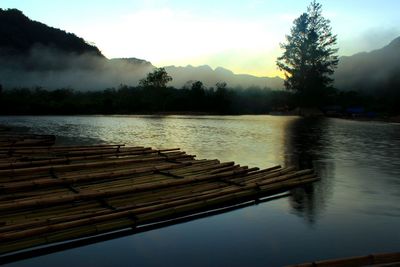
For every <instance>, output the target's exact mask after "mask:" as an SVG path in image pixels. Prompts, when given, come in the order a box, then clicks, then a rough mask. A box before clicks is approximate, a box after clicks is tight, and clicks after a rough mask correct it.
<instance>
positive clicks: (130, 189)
mask: <svg viewBox="0 0 400 267" xmlns="http://www.w3.org/2000/svg"><path fill="white" fill-rule="evenodd" d="M174 167H175V168H179V165H177V164H175V165H171V166H168V167H167V168H174ZM153 170H154V171H158V170H160V169H158V168H156V167H155V168H153ZM146 171H147V170H146ZM247 172H248V170H245V169H241V170H235V171H228V172H223V173H218V174H212V175H204V176H199V177H195V178H190V179H180V180H172V181H165V182H155V183H151V182H150V183H146V184H142V185H137V186H127V187H126V188H120V189H113V190H104V191H99V192H96V191H89V190H88V191H87V192H81V193H78V194H75V195H61V196H52V197H48V198H43V199H36V200H32V201H31V200H18V201H12V202H11V203H1V204H0V211H4V210H12V209H23V208H30V207H38V206H47V205H55V204H60V203H66V202H70V201H78V200H84V199H93V198H100V197H110V196H115V195H120V194H128V193H135V192H139V191H145V190H152V189H156V188H164V187H172V186H177V185H183V184H190V183H196V182H200V181H205V180H213V179H220V178H224V177H229V176H233V175H238V174H243V173H247ZM129 174H132V172H129ZM107 176H108V175H104V177H105V178H106V177H107ZM54 181H60V183H62V180H61V179H60V180H54ZM68 182H70V180H68Z"/></svg>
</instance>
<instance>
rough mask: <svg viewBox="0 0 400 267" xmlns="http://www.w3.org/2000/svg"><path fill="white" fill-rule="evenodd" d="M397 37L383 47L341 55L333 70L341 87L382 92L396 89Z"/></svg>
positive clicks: (399, 64)
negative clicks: (336, 66) (347, 55)
mask: <svg viewBox="0 0 400 267" xmlns="http://www.w3.org/2000/svg"><path fill="white" fill-rule="evenodd" d="M399 51H400V37H399V38H397V39H395V40H393V41H392V42H391V43H390V44H389V45H387V46H385V47H383V48H382V49H378V50H374V51H372V52H369V53H366V52H364V53H358V54H355V55H353V56H350V57H341V58H340V60H339V65H338V69H337V70H336V72H335V75H334V79H335V84H334V85H335V87H336V88H338V89H340V90H347V91H350V90H352V91H362V92H364V93H370V94H383V93H390V92H395V91H399V90H398V88H399V86H400V75H399V74H400V53H399Z"/></svg>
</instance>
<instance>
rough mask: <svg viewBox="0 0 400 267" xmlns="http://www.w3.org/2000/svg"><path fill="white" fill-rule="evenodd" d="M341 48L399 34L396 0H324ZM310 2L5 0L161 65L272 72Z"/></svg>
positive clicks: (110, 50) (370, 45)
mask: <svg viewBox="0 0 400 267" xmlns="http://www.w3.org/2000/svg"><path fill="white" fill-rule="evenodd" d="M319 2H320V3H322V5H323V15H324V16H325V17H326V18H328V19H330V20H331V22H332V23H331V26H332V28H333V32H334V33H335V34H337V35H338V46H339V49H340V51H339V54H340V55H351V54H354V53H357V52H359V51H365V50H367V51H368V50H372V49H376V48H380V47H382V46H384V45H385V44H387V43H388V42H390V41H391V40H392V39H394V38H395V37H398V36H400V15H399V14H400V13H399V10H400V1H399V0H320V1H319ZM309 3H310V1H303V0H279V1H278V0H249V1H243V0H241V1H238V0H222V1H219V0H201V1H188V0H170V1H168V0H147V1H146V0H141V1H139V0H112V1H110V0H84V1H83V0H68V1H61V0H0V7H1V8H18V9H20V10H22V11H23V12H24V13H25V15H27V16H28V17H30V18H31V19H33V20H38V21H41V22H43V23H45V24H47V25H50V26H53V27H56V28H61V29H64V30H66V31H69V32H73V33H75V34H76V35H78V36H80V37H83V38H84V39H85V40H87V41H89V42H93V43H94V44H96V45H97V46H98V47H99V48H100V50H101V51H102V52H103V54H104V55H105V56H107V57H109V58H113V57H137V58H142V59H146V60H149V61H151V62H152V63H153V64H154V65H156V66H164V65H183V66H185V65H188V64H191V65H195V66H196V65H204V64H208V65H210V66H212V67H214V68H215V67H217V66H222V67H225V68H228V69H231V70H233V71H234V72H235V73H249V74H254V75H258V76H275V75H277V74H278V71H277V69H276V66H275V60H276V57H277V56H279V55H280V54H281V52H282V51H281V50H280V48H279V43H280V42H283V41H284V40H285V34H287V33H289V30H290V27H291V26H292V23H293V20H294V19H295V18H296V17H298V16H299V15H300V14H301V13H302V12H304V11H305V10H306V8H307V6H308V4H309Z"/></svg>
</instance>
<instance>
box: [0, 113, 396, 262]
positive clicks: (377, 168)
mask: <svg viewBox="0 0 400 267" xmlns="http://www.w3.org/2000/svg"><path fill="white" fill-rule="evenodd" d="M0 124H12V125H14V126H28V127H31V131H32V132H35V133H51V134H56V135H57V136H59V142H60V143H64V144H66V143H74V142H77V141H76V140H77V139H76V138H78V141H79V142H85V143H88V142H92V143H98V142H99V141H100V140H101V141H102V142H107V143H126V144H129V145H146V146H152V147H159V148H166V147H180V148H181V149H183V150H184V151H186V152H188V153H191V154H195V155H197V157H198V158H208V159H211V158H218V159H221V160H222V161H231V160H234V161H236V162H238V163H240V164H242V165H249V166H259V167H268V166H272V165H276V164H281V165H291V164H300V165H302V166H308V165H310V164H313V165H314V167H315V168H316V169H317V171H318V173H319V175H320V177H321V181H320V182H318V183H316V184H314V185H313V186H312V187H310V188H306V189H297V190H293V191H292V192H291V193H292V194H291V196H287V197H284V198H280V199H277V200H273V201H269V202H265V203H261V204H258V205H253V206H250V207H246V208H242V209H237V210H234V211H230V212H227V213H223V214H219V215H213V216H209V217H205V218H200V219H197V220H192V221H189V222H184V223H180V224H176V225H172V226H167V227H164V228H161V229H156V230H152V231H148V232H144V233H138V234H135V235H128V236H123V237H119V238H115V239H112V240H108V241H104V242H99V243H95V244H91V245H86V246H81V247H78V248H72V249H68V250H64V251H61V252H56V253H52V254H49V255H45V256H40V257H36V258H32V259H27V260H23V261H19V262H15V263H13V264H10V265H9V266H74V267H78V266H281V265H285V264H294V263H301V262H306V261H313V260H319V259H327V258H334V257H346V256H354V255H363V254H369V253H376V252H394V251H400V230H399V229H400V227H399V226H400V204H399V203H400V125H398V124H397V125H396V124H387V123H376V122H355V121H346V120H339V119H327V118H321V119H303V118H298V117H274V116H235V117H219V116H209V117H208V116H207V117H192V116H166V117H153V116H132V117H129V116H88V117H86V116H82V117H68V116H66V117H63V116H61V117H0Z"/></svg>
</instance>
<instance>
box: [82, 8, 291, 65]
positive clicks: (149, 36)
mask: <svg viewBox="0 0 400 267" xmlns="http://www.w3.org/2000/svg"><path fill="white" fill-rule="evenodd" d="M279 24H280V22H276V21H274V20H273V19H243V18H242V19H238V18H233V17H224V16H222V15H221V16H219V15H218V14H211V16H207V17H204V16H200V15H196V14H194V13H193V12H192V11H185V10H175V9H171V8H160V9H152V10H150V9H147V10H139V11H137V12H134V13H131V14H127V15H123V16H120V17H116V18H114V19H113V20H112V21H104V22H102V23H100V24H98V23H96V24H94V25H91V26H86V27H84V28H81V29H79V31H78V32H77V34H78V35H81V36H85V38H86V39H88V40H95V43H96V44H97V45H98V46H99V47H101V48H102V52H103V53H104V54H105V55H106V56H108V57H127V56H128V57H129V56H134V57H138V58H145V59H147V60H149V61H151V62H152V63H153V64H155V65H158V66H162V65H170V64H177V62H186V64H196V62H194V61H196V59H198V58H210V57H211V56H212V55H216V54H219V53H224V52H225V51H238V52H237V53H236V54H235V57H236V58H237V59H238V60H241V58H242V57H243V56H244V55H245V54H249V53H253V54H254V53H258V54H259V55H260V58H266V57H265V56H266V55H265V54H263V53H264V52H265V51H266V50H273V49H276V48H277V47H279V42H281V41H282V40H283V39H284V34H282V33H280V31H281V30H280V26H279ZM265 60H271V61H274V60H275V57H272V58H271V59H265ZM222 65H223V63H222ZM227 67H230V66H227Z"/></svg>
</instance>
